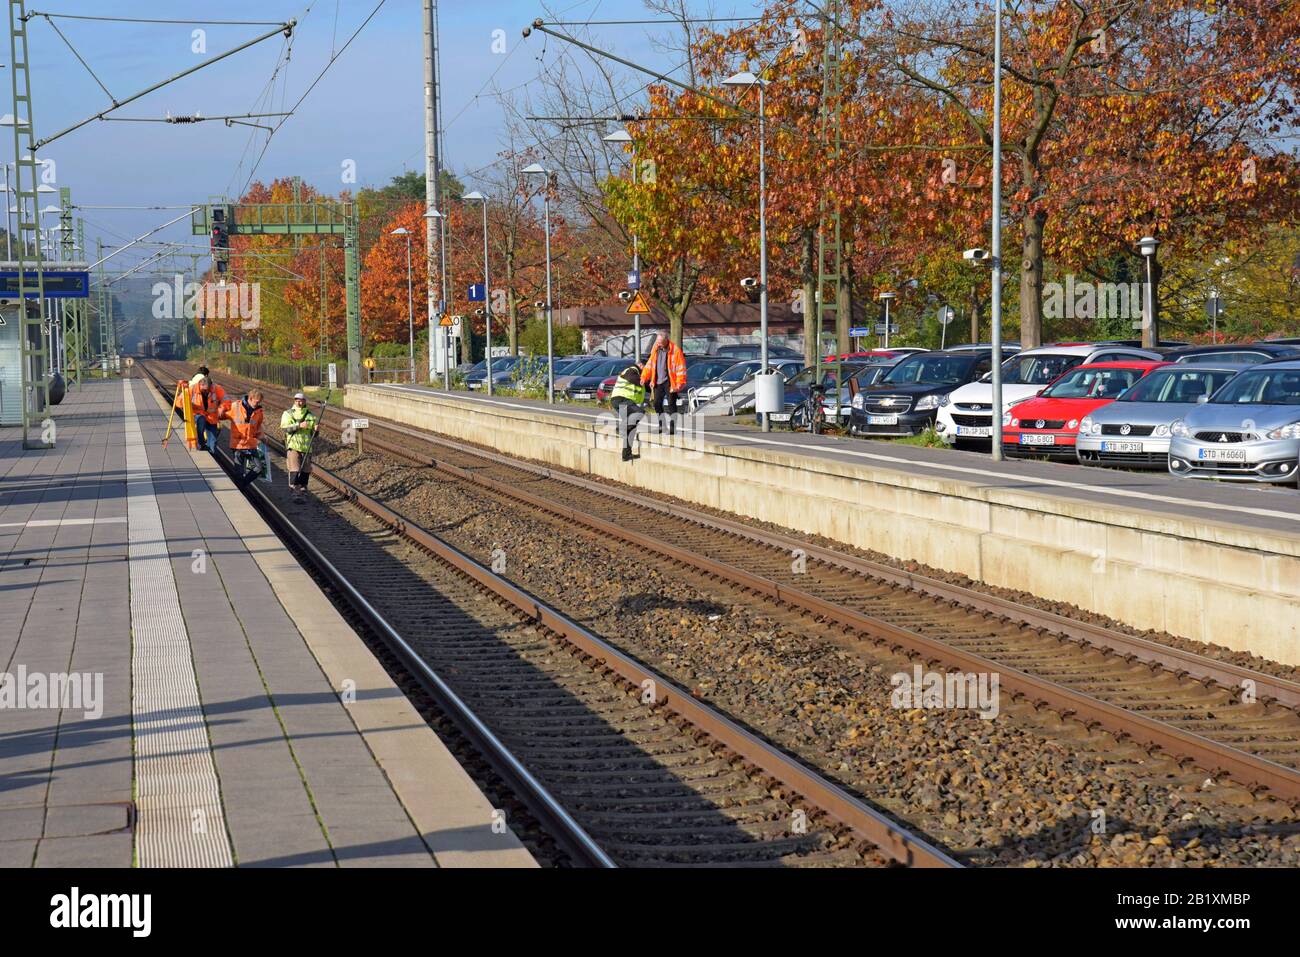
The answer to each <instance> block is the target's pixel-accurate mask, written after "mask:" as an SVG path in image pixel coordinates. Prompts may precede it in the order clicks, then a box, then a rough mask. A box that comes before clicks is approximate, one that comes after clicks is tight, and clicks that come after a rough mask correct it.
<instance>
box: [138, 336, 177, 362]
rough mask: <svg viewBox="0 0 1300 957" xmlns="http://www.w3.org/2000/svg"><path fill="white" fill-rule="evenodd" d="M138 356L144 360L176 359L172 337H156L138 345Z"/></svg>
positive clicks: (144, 340) (141, 341)
mask: <svg viewBox="0 0 1300 957" xmlns="http://www.w3.org/2000/svg"><path fill="white" fill-rule="evenodd" d="M135 354H136V355H138V356H140V357H141V358H143V359H174V358H176V356H175V355H174V352H173V347H172V337H171V336H165V335H164V336H154V337H153V338H152V339H141V340H140V341H139V342H138V343H137V344H136V353H135Z"/></svg>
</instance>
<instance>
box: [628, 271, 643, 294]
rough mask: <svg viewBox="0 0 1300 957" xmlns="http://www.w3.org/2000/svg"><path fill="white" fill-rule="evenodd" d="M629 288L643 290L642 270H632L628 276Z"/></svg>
mask: <svg viewBox="0 0 1300 957" xmlns="http://www.w3.org/2000/svg"><path fill="white" fill-rule="evenodd" d="M627 288H628V289H640V288H641V270H639V269H633V270H631V271H629V272H628V274H627Z"/></svg>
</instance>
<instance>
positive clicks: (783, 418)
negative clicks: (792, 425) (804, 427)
mask: <svg viewBox="0 0 1300 957" xmlns="http://www.w3.org/2000/svg"><path fill="white" fill-rule="evenodd" d="M767 417H768V418H769V419H771V420H772V421H773V422H789V421H790V413H789V412H771V413H769V414H768V416H767Z"/></svg>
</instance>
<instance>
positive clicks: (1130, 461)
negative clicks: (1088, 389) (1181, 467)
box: [1075, 363, 1250, 471]
mask: <svg viewBox="0 0 1300 957" xmlns="http://www.w3.org/2000/svg"><path fill="white" fill-rule="evenodd" d="M1249 368H1250V366H1247V365H1231V366H1229V365H1209V364H1202V363H1194V364H1181V363H1180V364H1178V365H1172V366H1166V367H1164V368H1163V369H1156V370H1155V371H1154V372H1152V373H1149V374H1148V375H1145V376H1143V377H1142V378H1141V379H1139V380H1138V381H1137V382H1135V383H1133V385H1131V386H1129V388H1128V389H1127V390H1125V391H1124V392H1122V393H1120V394H1119V395H1118V396H1116V398H1115V401H1114V402H1112V403H1111V404H1110V405H1103V406H1102V407H1101V408H1099V409H1096V410H1094V411H1093V412H1090V413H1088V414H1087V415H1085V416H1084V417H1083V418H1082V419H1080V420H1079V436H1078V438H1077V439H1076V441H1075V451H1076V453H1077V454H1078V456H1079V461H1080V462H1082V463H1083V464H1084V465H1126V466H1129V467H1130V468H1154V469H1161V470H1162V471H1163V470H1164V469H1165V468H1167V467H1168V465H1169V427H1170V426H1171V425H1172V424H1173V423H1174V420H1176V419H1179V418H1182V417H1183V416H1185V415H1186V414H1187V413H1188V411H1190V410H1191V409H1194V408H1196V404H1197V403H1198V402H1203V401H1205V400H1206V399H1208V398H1209V397H1210V396H1211V395H1212V394H1213V393H1215V392H1217V391H1218V390H1219V389H1220V388H1221V387H1222V386H1223V385H1224V384H1225V383H1226V382H1227V381H1228V380H1229V379H1231V378H1232V377H1233V376H1235V375H1236V374H1237V373H1238V372H1241V371H1242V370H1243V369H1249Z"/></svg>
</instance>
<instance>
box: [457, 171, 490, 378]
mask: <svg viewBox="0 0 1300 957" xmlns="http://www.w3.org/2000/svg"><path fill="white" fill-rule="evenodd" d="M461 199H463V200H467V201H469V202H471V203H482V204H483V330H484V335H485V336H486V338H487V345H486V346H485V348H484V349H483V358H484V360H485V361H486V362H487V378H486V379H485V380H483V381H484V383H485V388H486V389H487V394H488V395H491V394H492V293H491V292H489V290H488V287H489V285H490V283H491V281H492V280H491V278H490V276H489V273H488V233H487V207H488V198H487V197H486V196H484V195H483V194H482V193H480V192H479V191H478V190H474V191H473V192H472V193H466V194H465V195H464V196H462V197H461ZM463 333H464V330H462V334H463ZM470 358H473V356H471V357H470ZM467 361H468V360H467Z"/></svg>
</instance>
